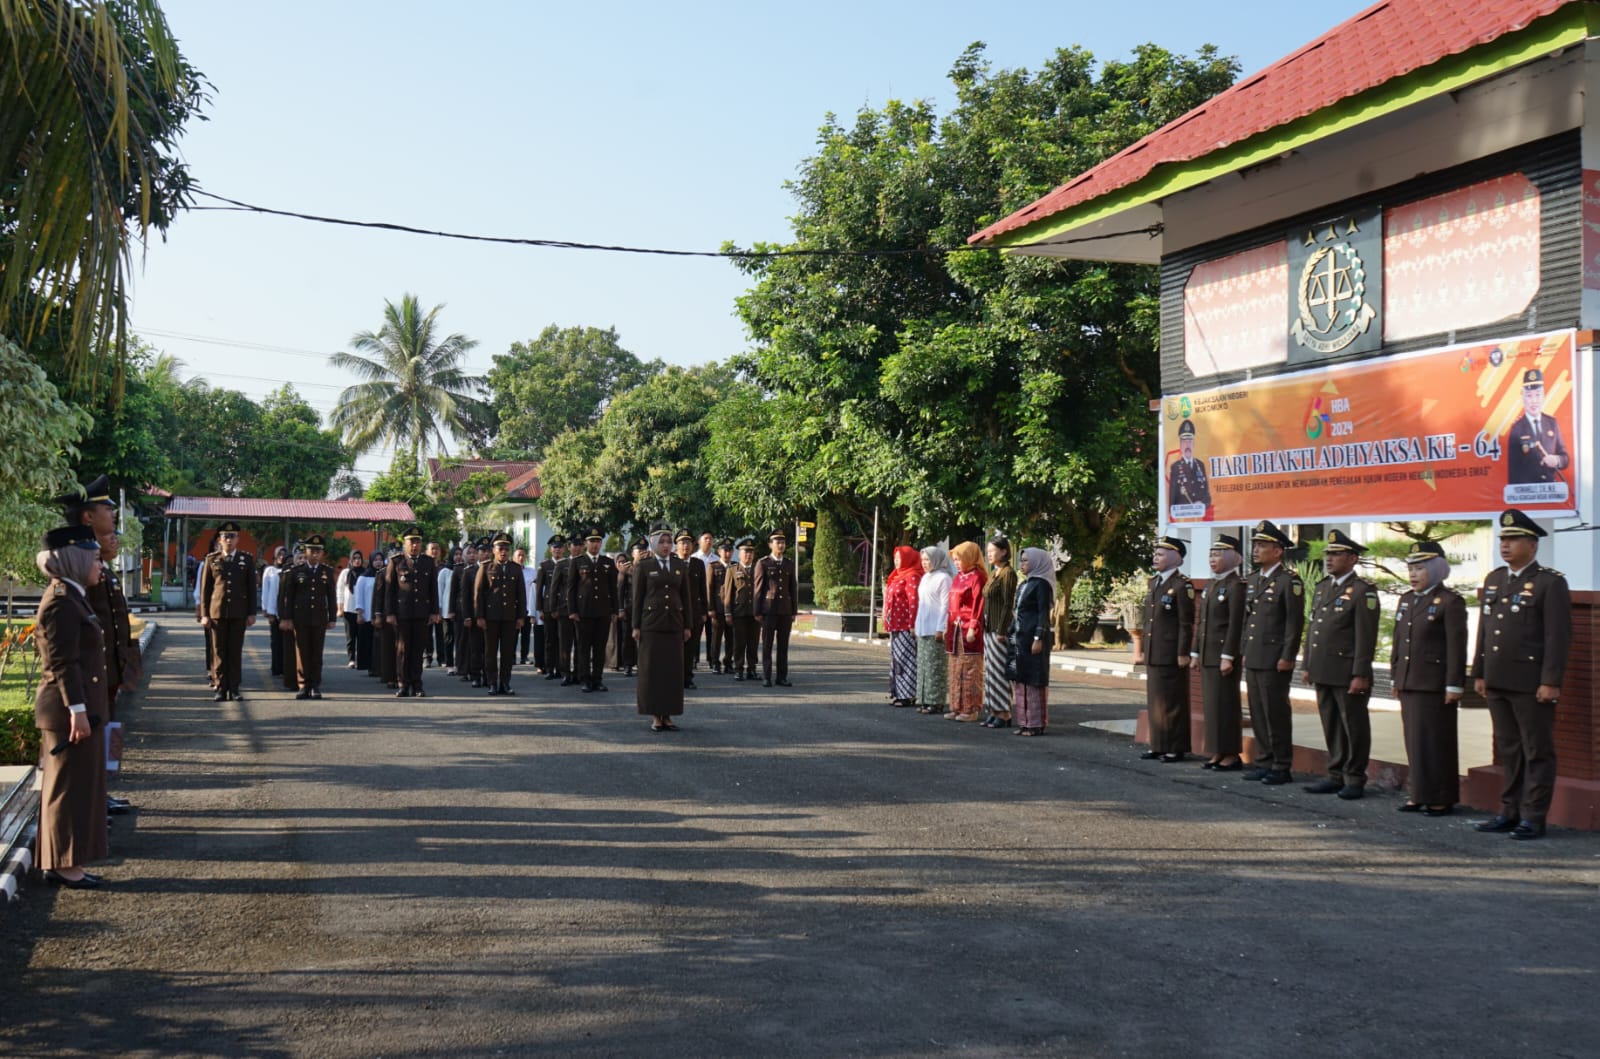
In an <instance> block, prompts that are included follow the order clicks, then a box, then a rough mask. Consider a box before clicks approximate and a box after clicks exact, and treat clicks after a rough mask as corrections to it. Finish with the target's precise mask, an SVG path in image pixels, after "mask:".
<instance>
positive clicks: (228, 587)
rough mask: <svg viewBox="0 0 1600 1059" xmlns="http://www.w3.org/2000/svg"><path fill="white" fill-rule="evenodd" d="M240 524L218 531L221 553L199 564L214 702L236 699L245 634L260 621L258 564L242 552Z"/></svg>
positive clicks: (201, 613)
mask: <svg viewBox="0 0 1600 1059" xmlns="http://www.w3.org/2000/svg"><path fill="white" fill-rule="evenodd" d="M238 545H239V524H238V523H237V522H224V523H223V524H222V525H221V526H220V527H218V529H217V550H216V551H214V552H212V553H211V554H210V555H208V556H206V561H205V562H204V563H202V564H201V566H200V598H199V600H198V601H197V603H196V608H197V611H198V615H199V618H200V624H201V625H203V626H205V627H206V630H207V631H208V632H209V633H210V634H211V641H212V644H213V648H214V649H213V652H212V658H211V683H212V686H213V687H215V688H216V689H217V692H216V694H215V695H213V696H212V699H213V700H214V701H216V702H226V701H227V700H229V699H238V698H239V697H240V696H239V683H240V680H241V678H242V675H243V671H244V631H245V629H247V628H249V627H250V626H252V625H254V624H255V623H256V561H255V557H254V556H251V555H246V554H245V553H244V552H241V551H239V550H238Z"/></svg>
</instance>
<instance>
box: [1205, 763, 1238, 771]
mask: <svg viewBox="0 0 1600 1059" xmlns="http://www.w3.org/2000/svg"><path fill="white" fill-rule="evenodd" d="M1211 771H1212V772H1243V771H1244V762H1243V761H1235V762H1234V763H1233V764H1231V765H1212V766H1211Z"/></svg>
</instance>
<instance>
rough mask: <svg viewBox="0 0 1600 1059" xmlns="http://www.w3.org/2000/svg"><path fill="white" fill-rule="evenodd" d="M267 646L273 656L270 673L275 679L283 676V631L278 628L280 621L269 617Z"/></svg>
mask: <svg viewBox="0 0 1600 1059" xmlns="http://www.w3.org/2000/svg"><path fill="white" fill-rule="evenodd" d="M267 644H268V647H269V650H270V651H271V654H272V668H271V669H270V670H269V672H270V673H271V674H272V675H273V676H275V677H281V676H283V630H282V629H280V628H278V619H277V618H276V617H275V616H273V615H271V614H268V615H267Z"/></svg>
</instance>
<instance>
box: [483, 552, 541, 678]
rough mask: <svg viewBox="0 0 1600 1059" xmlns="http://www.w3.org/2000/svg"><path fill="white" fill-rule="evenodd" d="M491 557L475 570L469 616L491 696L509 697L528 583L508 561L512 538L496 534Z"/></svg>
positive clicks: (526, 613) (516, 566)
mask: <svg viewBox="0 0 1600 1059" xmlns="http://www.w3.org/2000/svg"><path fill="white" fill-rule="evenodd" d="M490 550H491V551H492V553H493V555H492V557H491V558H490V559H489V561H488V562H485V563H480V564H479V566H478V579H477V583H476V584H475V585H474V586H473V589H472V607H473V610H472V613H473V616H474V618H475V619H476V625H477V628H478V635H479V636H481V637H482V638H483V678H484V681H485V683H487V684H488V685H489V694H491V695H511V694H514V692H513V691H512V690H511V667H512V665H513V664H515V662H516V660H517V659H516V650H517V633H518V632H519V631H521V629H522V623H523V622H524V621H526V620H527V617H528V591H527V582H525V581H523V580H522V566H521V564H519V563H514V562H512V561H511V538H510V537H509V536H507V535H506V534H504V533H497V534H495V536H494V540H493V542H491V544H490Z"/></svg>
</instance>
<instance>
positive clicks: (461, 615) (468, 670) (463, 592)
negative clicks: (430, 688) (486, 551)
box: [450, 541, 478, 680]
mask: <svg viewBox="0 0 1600 1059" xmlns="http://www.w3.org/2000/svg"><path fill="white" fill-rule="evenodd" d="M477 567H478V549H477V548H476V547H474V546H473V543H472V542H471V541H468V542H467V543H465V544H463V545H462V546H461V562H459V563H457V564H456V566H455V569H454V570H452V571H451V573H450V615H451V618H452V620H454V622H455V627H456V630H455V632H456V642H455V647H454V652H455V662H456V665H455V670H454V672H455V675H456V676H458V677H460V678H461V679H462V680H471V679H472V666H471V657H472V656H471V648H470V647H468V645H467V639H468V637H470V636H471V635H472V633H471V629H472V627H473V625H474V624H476V619H475V617H474V616H473V615H472V614H469V613H467V609H466V599H467V597H468V596H470V595H471V594H472V586H471V585H469V584H467V581H468V580H469V579H471V578H475V577H477V576H478V569H477Z"/></svg>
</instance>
